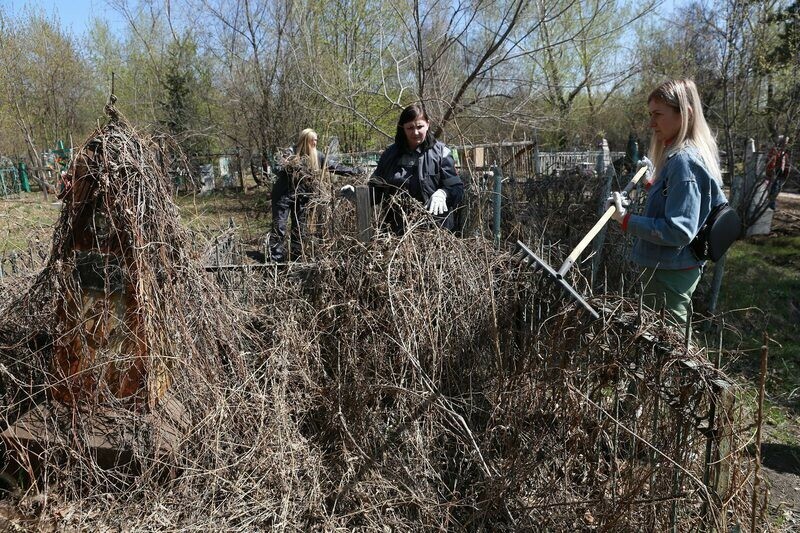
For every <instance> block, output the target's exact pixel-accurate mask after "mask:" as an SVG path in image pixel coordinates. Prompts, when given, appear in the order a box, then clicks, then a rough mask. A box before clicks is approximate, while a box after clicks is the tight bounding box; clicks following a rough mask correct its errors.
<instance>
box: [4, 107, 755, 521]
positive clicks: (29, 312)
mask: <svg viewBox="0 0 800 533" xmlns="http://www.w3.org/2000/svg"><path fill="white" fill-rule="evenodd" d="M149 150H150V148H149V146H148V145H147V142H146V140H144V139H143V138H142V137H141V136H139V135H137V134H136V133H135V132H133V131H132V130H130V128H129V127H127V126H126V125H125V124H124V122H122V121H121V119H120V121H119V122H113V121H112V122H111V123H110V124H109V125H108V126H106V127H105V128H103V129H101V130H99V131H98V132H96V133H95V134H94V135H93V136H92V137H91V138H90V140H89V141H88V142H87V144H86V147H85V150H84V151H82V154H84V156H83V157H84V159H82V160H81V159H79V160H78V163H77V165H78V166H79V165H81V164H84V165H85V167H86V172H81V171H79V169H76V176H78V175H80V176H83V178H81V179H85V180H86V181H85V182H80V181H79V179H76V181H75V185H74V189H73V192H72V196H71V197H69V198H70V199H69V200H68V201H67V202H66V203H65V206H64V211H63V212H62V217H61V220H60V221H59V224H58V227H57V229H56V232H55V234H54V239H53V250H52V254H51V257H50V260H49V262H48V264H47V267H46V268H45V269H44V271H43V272H42V273H41V274H40V275H39V276H38V278H37V279H36V280H35V282H34V284H33V285H32V287H31V288H30V290H28V291H27V292H26V293H25V294H23V295H21V296H14V297H13V298H12V297H11V296H10V295H9V297H8V298H7V299H6V305H5V306H4V313H3V315H2V316H3V317H4V318H3V320H2V323H0V357H1V358H2V363H3V367H2V369H0V370H2V373H3V376H2V381H3V385H4V392H5V404H4V408H5V412H6V419H7V422H9V423H13V422H14V421H15V419H16V418H17V417H18V415H20V413H23V412H26V411H28V412H31V411H30V410H31V407H32V406H33V405H36V406H37V407H36V409H39V407H40V406H42V405H45V406H48V408H49V410H48V411H47V414H46V415H41V417H42V419H43V420H42V422H43V424H44V425H45V427H46V428H47V432H48V435H49V437H48V440H47V445H46V447H44V449H43V450H41V453H39V454H38V455H37V458H36V461H35V462H36V464H35V465H34V464H33V463H34V461H29V462H28V463H26V465H24V466H26V468H27V470H28V474H29V475H30V479H29V481H30V482H31V483H33V486H34V487H35V489H36V491H38V493H39V494H44V495H46V499H45V500H44V501H45V503H44V504H42V505H40V506H39V507H37V508H35V509H34V508H33V504H32V503H31V502H32V501H33V500H32V492H30V493H27V494H25V495H17V496H16V497H15V498H16V499H14V500H13V501H14V502H15V503H16V509H17V512H18V513H19V515H18V518H16V520H20V521H22V522H20V523H25V524H28V525H30V526H31V527H37V526H42V525H45V524H52V523H58V524H59V525H60V526H61V527H64V528H67V529H69V528H80V529H89V528H101V529H103V528H124V529H135V530H139V529H148V530H150V529H198V530H200V529H212V528H213V529H225V530H241V531H252V530H268V529H277V528H281V529H287V530H297V531H301V530H302V531H306V530H334V529H337V528H346V529H363V530H376V531H384V530H386V528H389V529H390V530H394V529H396V530H401V531H407V530H423V529H446V530H456V531H474V530H481V529H483V530H487V529H491V530H508V531H519V530H541V529H548V530H555V531H567V530H569V531H574V530H592V529H605V530H633V529H644V530H664V529H667V528H668V527H670V526H671V525H673V524H674V525H675V526H676V527H677V528H678V529H680V530H689V529H697V528H699V527H700V526H701V524H704V523H705V524H709V527H711V528H713V527H721V525H722V524H723V522H725V521H729V522H732V521H737V520H740V519H741V517H742V516H743V514H742V513H743V509H745V507H744V506H742V505H740V504H741V502H742V501H746V499H743V494H744V487H746V486H747V479H748V478H747V477H742V476H743V475H744V476H746V475H747V469H746V466H747V465H746V463H745V462H744V460H743V459H742V457H741V453H740V452H739V451H738V450H739V448H738V446H737V442H738V441H737V440H736V433H735V432H733V433H731V431H730V428H732V427H733V426H732V423H728V424H727V425H725V426H724V427H725V428H728V429H727V430H726V431H727V433H726V434H725V435H723V439H728V441H726V442H728V445H727V447H724V448H723V447H722V446H720V445H719V442H720V439H719V438H718V439H716V441H714V440H713V439H712V442H716V443H717V444H714V447H713V450H712V451H713V453H712V456H711V457H707V456H706V453H705V452H706V449H707V445H708V442H709V440H708V438H709V437H710V436H712V434H713V433H714V431H716V430H719V429H720V428H722V427H723V426H721V425H719V424H718V419H719V418H720V416H715V417H712V418H713V422H712V426H713V427H712V428H711V429H709V427H708V420H709V411H710V410H711V408H712V405H714V406H715V409H716V412H717V413H718V415H719V413H722V412H723V411H724V410H723V409H722V408H721V406H722V403H721V401H720V387H721V385H720V384H721V383H723V384H724V382H725V380H724V376H722V375H721V374H720V373H719V372H718V371H716V370H714V368H713V367H712V366H711V365H709V364H708V363H707V361H706V354H705V353H704V352H703V351H702V350H698V349H697V348H694V347H690V349H688V350H687V349H685V347H684V340H683V338H682V336H681V335H679V334H677V333H676V332H674V331H672V330H671V329H670V328H669V327H667V326H665V325H664V324H663V321H661V320H659V319H658V317H656V316H654V315H652V314H650V313H649V312H647V311H646V310H640V309H638V307H637V305H636V303H635V302H631V301H628V300H625V299H622V298H619V297H615V296H613V295H606V296H601V297H598V298H596V299H595V300H594V302H593V303H594V305H595V306H596V307H597V308H599V309H602V310H603V319H602V320H598V321H594V322H589V321H586V320H584V319H583V317H582V316H581V315H580V313H579V312H578V310H576V309H574V308H572V307H570V306H569V304H568V303H563V302H559V301H558V300H557V294H556V293H554V292H552V289H551V288H549V287H547V286H544V285H542V284H541V283H540V278H538V277H536V276H535V275H533V274H531V273H530V272H528V271H526V270H525V269H524V267H522V266H521V265H520V264H519V263H518V262H517V261H516V260H515V259H514V258H513V257H512V256H510V255H509V254H507V253H501V252H498V251H496V250H495V249H494V248H493V246H492V245H491V243H490V242H488V241H487V240H485V239H483V238H473V239H459V238H456V237H454V236H453V235H451V234H449V233H447V232H442V231H435V230H430V229H425V228H424V227H422V226H424V222H425V221H424V218H425V216H426V215H425V214H424V213H419V214H414V215H413V216H414V217H416V218H415V220H416V221H418V223H417V222H413V223H411V224H408V225H407V227H414V229H413V230H412V231H409V232H407V233H405V234H404V235H402V236H399V237H397V236H391V235H385V234H381V235H379V236H378V237H377V238H375V239H373V240H372V241H371V242H369V243H368V244H362V243H360V242H358V241H357V240H356V239H355V238H354V225H350V222H352V207H350V206H348V204H339V203H337V201H336V200H335V199H333V197H330V198H327V199H324V201H323V202H321V203H320V205H321V206H323V208H321V209H320V211H319V216H318V217H316V218H315V220H316V221H317V224H318V225H319V228H320V229H319V231H318V232H317V233H316V234H315V238H316V239H317V246H315V248H314V256H315V257H314V259H315V261H314V262H313V263H310V264H297V265H293V266H289V267H285V268H284V269H283V270H280V271H279V270H278V267H276V268H275V270H274V271H273V272H272V275H266V276H265V275H264V274H263V272H262V271H258V272H249V273H248V272H235V273H229V274H223V275H218V276H217V277H216V278H212V277H210V276H208V275H206V274H205V273H203V271H202V265H200V264H198V262H197V261H196V260H195V259H194V258H193V256H192V254H191V253H190V250H189V249H188V248H187V246H186V242H185V239H184V237H183V233H182V230H181V228H180V225H179V223H178V219H177V214H176V212H175V208H174V206H173V205H172V204H171V202H170V195H169V194H168V192H167V189H166V187H167V185H166V178H165V177H164V176H163V174H162V173H161V172H160V171H159V168H158V166H157V165H156V164H154V161H155V159H153V158H152V155H151V152H150V151H149ZM82 183H83V184H82ZM89 205H91V206H92V207H93V209H92V210H91V213H94V214H93V215H92V216H91V217H90V218H91V223H88V222H87V223H82V222H81V220H83V219H81V216H82V214H83V213H84V212H85V211H84V209H86V208H87V206H89ZM86 212H89V211H86ZM332 213H338V215H337V217H335V218H331V217H332ZM90 230H91V232H93V233H91V239H89V242H90V243H91V244H92V246H91V247H89V248H88V252H87V250H86V249H84V248H82V247H81V246H84V245H85V243H84V241H82V240H81V239H84V238H85V236H86V232H88V231H90ZM101 242H105V243H108V244H107V246H106V248H102V246H94V245H95V244H98V243H101ZM80 243H84V244H80ZM83 252H87V253H86V254H84V255H88V258H87V259H86V260H85V261H84V262H81V261H82V259H81V258H82V257H83V256H82V255H81V254H82V253H83ZM554 253H558V251H557V250H555V251H554ZM91 254H96V255H100V256H103V258H102V262H100V261H99V260H98V259H97V258H96V257H95V256H93V255H91ZM111 256H115V257H116V259H113V258H111ZM85 264H89V265H90V266H92V265H94V266H96V265H98V264H101V265H102V268H100V269H99V270H98V269H97V268H94V267H93V268H94V270H92V269H88V270H87V271H88V272H89V273H92V272H94V273H98V272H99V275H98V276H97V277H96V278H94V277H91V276H87V275H84V270H82V268H84V267H83V266H82V265H85ZM93 281H94V282H98V283H95V284H94V285H92V282H93ZM99 282H102V285H100V283H99ZM234 286H236V287H241V288H242V290H240V291H238V292H236V293H234V292H232V291H229V292H226V291H225V290H223V289H224V288H225V287H234ZM87 287H88V289H87ZM114 287H120V288H119V289H114ZM90 290H93V291H95V292H92V293H89V291H90ZM117 291H119V293H120V294H121V295H124V296H125V297H124V298H122V297H118V298H117V297H113V295H114V294H117ZM230 294H234V295H235V296H229V295H230ZM87 295H88V296H87ZM89 296H90V297H92V298H94V300H93V302H95V304H96V302H100V303H99V304H96V307H91V306H87V305H85V300H84V298H88V297H89ZM115 298H117V299H115ZM128 298H129V299H128ZM120 302H122V303H120ZM95 304H93V305H95ZM87 309H90V310H91V314H87ZM118 309H122V311H119V310H118ZM113 316H116V317H117V318H118V319H117V320H116V322H115V321H113V320H112V319H111V317H113ZM103 321H105V322H103ZM97 324H105V325H106V326H107V327H106V329H107V330H109V331H110V334H107V335H105V336H98V329H97V328H93V327H90V326H96V325H97ZM111 325H114V328H111V327H110V326H111ZM115 335H119V337H115ZM117 338H118V339H120V341H119V342H116V341H114V339H117ZM132 339H134V340H135V342H131V343H130V344H126V342H130V341H131V340H132ZM98 341H102V342H98ZM59 354H61V355H59ZM70 357H73V358H76V359H75V360H77V361H82V362H87V361H89V362H90V363H91V364H84V366H81V365H77V366H71V365H64V364H62V362H63V361H69V362H70V363H71V362H72V361H73V359H70ZM109 365H111V366H109ZM137 365H138V366H137ZM109 368H113V370H114V371H109ZM131 368H135V369H137V370H136V372H135V373H132V372H131V371H130V369H131ZM121 375H127V376H131V375H133V376H135V377H136V379H137V380H138V381H137V383H139V384H140V385H141V386H140V387H138V388H135V389H134V392H129V390H128V389H127V388H125V387H123V386H122V385H124V384H126V383H128V382H125V380H124V379H121V378H120V376H121ZM164 376H166V379H165V378H164ZM134 381H136V380H134ZM86 391H90V392H91V394H87V393H86ZM172 399H174V400H175V401H176V402H177V403H178V404H179V405H180V413H178V414H174V413H173V412H172V411H170V410H169V409H168V407H169V406H171V405H174V404H173V403H172V402H171V400H172ZM109 410H111V411H113V412H114V413H115V414H116V418H115V420H116V421H115V422H114V424H115V425H114V427H115V428H117V430H118V431H120V433H121V434H122V433H125V432H126V431H127V434H125V435H121V436H120V438H119V439H117V440H116V441H115V442H114V444H115V445H116V446H118V447H119V448H120V449H124V450H125V451H126V452H127V453H128V455H129V456H130V457H129V459H128V460H127V462H125V464H117V465H116V466H114V467H112V468H107V467H103V466H101V465H100V460H99V457H98V455H97V454H96V453H95V452H94V451H93V450H95V449H96V446H95V447H93V444H92V442H90V438H89V437H90V435H92V434H93V433H96V420H95V419H94V418H93V417H94V416H95V415H97V414H98V412H101V411H102V412H108V411H109ZM731 414H732V413H730V412H726V414H725V416H730V415H731ZM165 419H168V421H169V422H170V435H169V437H170V442H171V443H172V444H171V445H170V446H169V447H167V448H165V447H164V446H161V445H160V444H159V442H160V441H159V439H160V438H163V437H164V435H163V434H160V432H159V428H160V427H162V422H163V420H165ZM123 430H125V431H123ZM5 440H6V442H8V440H9V439H5ZM25 451H27V450H23V449H22V448H21V447H17V448H15V449H11V450H8V451H7V456H15V454H16V456H17V457H19V456H21V455H22V454H24V452H25ZM714 454H716V456H715V455H714ZM709 461H710V462H712V463H714V464H716V465H718V466H715V467H714V468H713V469H712V470H713V471H712V472H707V471H706V468H707V466H706V465H707V464H708V463H709ZM21 462H24V461H21ZM118 463H119V462H118ZM722 465H726V468H728V470H729V471H730V472H733V474H734V476H733V478H732V479H733V481H732V482H731V483H728V484H727V485H721V484H719V483H716V484H715V483H712V482H711V481H709V480H708V479H706V478H707V477H709V478H714V477H716V476H717V474H719V473H720V472H721V468H722ZM707 474H708V475H707ZM711 474H713V475H711ZM736 476H739V477H738V478H737V477H736ZM720 477H724V476H720ZM37 501H40V500H37ZM25 520H27V522H24V521H25Z"/></svg>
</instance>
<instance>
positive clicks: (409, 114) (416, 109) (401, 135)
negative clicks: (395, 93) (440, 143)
mask: <svg viewBox="0 0 800 533" xmlns="http://www.w3.org/2000/svg"><path fill="white" fill-rule="evenodd" d="M420 118H421V119H423V120H425V121H426V122H430V119H429V118H428V114H427V113H426V112H425V107H424V106H423V105H422V104H411V105H410V106H408V107H406V108H405V109H403V112H402V113H400V118H398V119H397V131H396V132H395V134H394V142H395V144H397V145H398V146H401V147H403V148H408V142H407V141H406V133H405V131H403V124H406V123H408V122H412V121H414V120H417V119H420ZM434 142H436V141H435V139H434V138H433V135H431V132H430V131H428V135H426V136H425V140H424V141H423V142H422V145H423V147H424V148H427V147H428V146H431V145H432V144H433V143H434Z"/></svg>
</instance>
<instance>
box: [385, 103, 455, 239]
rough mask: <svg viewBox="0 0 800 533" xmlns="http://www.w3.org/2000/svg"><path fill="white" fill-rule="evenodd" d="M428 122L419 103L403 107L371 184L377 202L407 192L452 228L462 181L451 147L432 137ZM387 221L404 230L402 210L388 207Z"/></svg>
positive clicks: (443, 225) (397, 230) (392, 225)
mask: <svg viewBox="0 0 800 533" xmlns="http://www.w3.org/2000/svg"><path fill="white" fill-rule="evenodd" d="M429 126H430V121H429V120H428V116H427V115H426V113H425V109H424V108H423V107H422V106H421V105H418V104H414V105H410V106H408V107H406V108H405V109H403V112H402V113H400V118H399V119H398V120H397V132H396V134H395V137H394V144H392V145H391V146H389V147H388V148H387V149H386V150H385V151H384V152H383V154H382V155H381V158H380V160H379V161H378V166H377V168H376V169H375V172H374V173H373V175H372V178H371V180H370V186H371V189H372V193H373V195H374V197H375V199H376V202H380V201H383V200H385V199H386V197H388V196H391V195H394V194H396V193H398V192H403V193H407V194H408V195H409V196H411V197H412V198H414V199H416V200H417V201H419V202H421V203H422V204H423V205H424V206H425V207H426V208H427V210H428V212H429V213H430V214H431V215H433V218H434V219H435V220H436V223H437V225H439V226H441V227H443V228H445V229H448V230H451V231H452V230H453V229H454V226H455V217H454V213H453V211H454V209H455V208H456V207H457V206H458V205H459V204H460V203H461V198H462V197H463V195H464V184H463V183H462V181H461V178H459V177H458V174H456V169H455V162H454V161H453V156H452V155H451V153H450V149H449V148H447V146H445V145H444V143H442V142H440V141H437V140H436V139H435V138H434V136H433V135H432V134H431V133H430V132H429V131H428V128H429ZM387 221H388V223H389V224H390V226H391V227H392V229H393V230H394V231H395V232H397V233H401V232H402V231H403V229H404V224H403V213H401V212H399V210H398V209H394V208H390V210H389V212H388V214H387Z"/></svg>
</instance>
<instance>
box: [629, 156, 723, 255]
mask: <svg viewBox="0 0 800 533" xmlns="http://www.w3.org/2000/svg"><path fill="white" fill-rule="evenodd" d="M725 202H727V199H726V198H725V194H724V193H723V192H722V190H721V189H720V186H719V184H718V183H717V182H716V181H715V180H714V178H712V177H711V175H710V174H709V173H708V171H707V170H706V168H705V166H704V165H703V163H702V160H701V159H700V155H699V154H698V152H697V150H696V149H695V148H694V147H692V146H685V147H683V148H681V149H680V150H678V151H676V152H674V153H673V154H671V155H670V156H669V157H668V158H667V161H666V162H665V164H664V166H663V167H662V168H661V169H660V170H659V172H658V174H657V176H656V179H655V181H654V182H653V185H652V186H651V187H650V190H649V191H648V193H647V203H646V204H645V209H644V214H643V215H630V216H629V217H628V219H627V220H626V224H625V231H627V232H628V233H630V234H631V235H634V236H635V237H637V239H636V243H635V244H634V246H633V252H632V256H631V259H632V260H633V262H634V263H637V264H639V265H641V266H643V267H650V268H661V269H665V270H683V269H688V268H693V267H697V266H701V265H702V264H703V263H704V262H703V261H700V260H698V259H697V257H695V255H694V253H693V252H692V250H691V247H689V246H687V245H688V244H689V243H690V242H691V241H692V239H694V237H695V235H697V232H698V231H699V230H700V228H701V227H702V225H703V224H704V223H705V221H706V218H708V214H709V213H710V212H711V209H712V208H713V207H716V206H717V205H719V204H722V203H725Z"/></svg>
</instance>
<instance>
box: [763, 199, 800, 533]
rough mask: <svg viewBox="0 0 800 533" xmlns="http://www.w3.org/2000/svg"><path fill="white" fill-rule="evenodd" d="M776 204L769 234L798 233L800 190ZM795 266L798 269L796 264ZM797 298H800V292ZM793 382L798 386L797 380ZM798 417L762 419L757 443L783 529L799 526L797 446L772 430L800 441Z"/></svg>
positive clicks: (775, 514)
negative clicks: (779, 420)
mask: <svg viewBox="0 0 800 533" xmlns="http://www.w3.org/2000/svg"><path fill="white" fill-rule="evenodd" d="M777 206H778V209H777V211H776V212H775V216H774V218H773V223H772V231H773V233H772V235H775V236H786V237H797V236H800V194H798V193H788V192H786V193H782V194H781V195H780V196H779V198H778V202H777ZM772 235H770V236H772ZM795 266H796V267H797V268H798V269H800V264H798V265H795ZM797 298H798V300H800V295H797ZM797 386H798V387H800V383H797ZM798 418H800V413H796V412H795V413H791V412H790V413H787V415H786V422H785V424H782V426H787V427H781V428H778V427H776V426H772V425H770V424H769V422H768V423H766V424H765V425H764V431H765V437H764V443H763V444H762V446H761V455H762V464H763V473H764V478H765V479H766V481H767V484H768V486H769V488H770V489H769V490H770V495H769V502H770V505H769V506H770V514H771V515H772V518H773V519H775V523H777V524H778V525H779V527H780V528H781V530H783V531H798V530H800V446H798V445H788V444H783V443H779V442H775V441H776V440H777V438H776V435H775V434H776V432H777V431H782V432H783V433H784V437H783V439H782V440H785V435H786V433H789V434H790V435H791V437H793V440H794V441H795V443H800V424H798Z"/></svg>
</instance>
